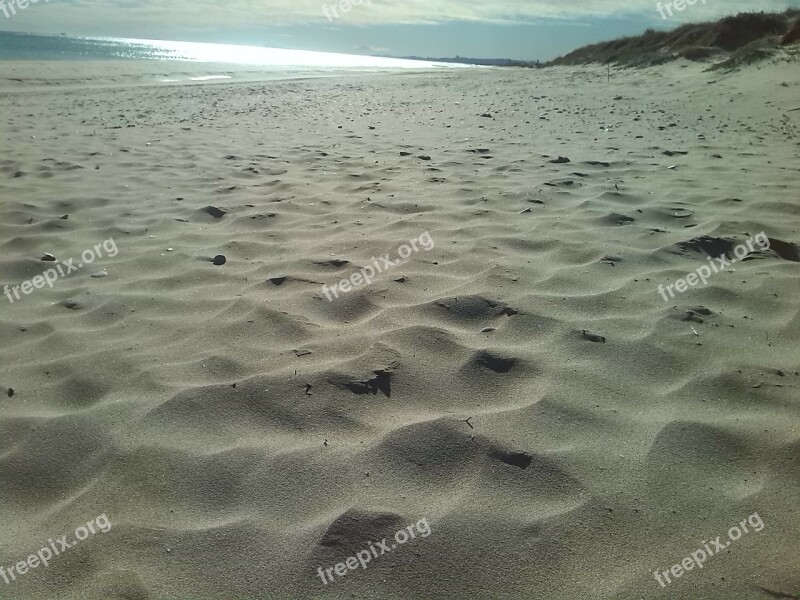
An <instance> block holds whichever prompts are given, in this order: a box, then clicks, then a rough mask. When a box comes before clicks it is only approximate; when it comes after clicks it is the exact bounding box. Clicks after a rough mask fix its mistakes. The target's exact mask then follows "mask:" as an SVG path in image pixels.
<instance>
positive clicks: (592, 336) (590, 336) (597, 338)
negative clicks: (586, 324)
mask: <svg viewBox="0 0 800 600" xmlns="http://www.w3.org/2000/svg"><path fill="white" fill-rule="evenodd" d="M581 333H582V334H583V339H585V340H589V341H590V342H598V343H601V344H605V343H606V338H604V337H603V336H602V335H597V334H596V333H592V332H590V331H586V330H585V329H583V330H582V331H581Z"/></svg>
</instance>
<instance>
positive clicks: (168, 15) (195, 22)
mask: <svg viewBox="0 0 800 600" xmlns="http://www.w3.org/2000/svg"><path fill="white" fill-rule="evenodd" d="M799 5H800V0H750V1H746V0H707V1H706V3H705V4H702V3H701V2H698V3H697V4H695V5H694V6H687V8H686V9H685V10H684V11H682V12H679V13H675V19H674V20H670V23H674V24H677V23H678V22H679V21H680V20H686V21H696V20H704V19H713V18H717V17H720V16H722V15H726V14H732V13H736V12H740V11H744V10H767V11H769V10H782V9H784V8H787V7H789V6H799ZM326 6H328V7H330V6H338V2H334V0H267V1H263V0H262V1H258V0H226V1H224V2H222V1H220V0H135V1H134V0H50V2H49V3H48V4H44V3H39V4H31V5H30V6H29V7H28V8H27V9H26V10H24V11H20V12H19V13H18V14H17V15H16V16H15V17H13V23H11V22H8V21H6V23H4V25H5V26H6V27H8V28H13V29H24V26H25V25H29V26H32V25H35V27H29V28H28V29H29V30H34V29H35V30H39V29H41V28H42V27H41V26H42V25H45V24H49V25H51V26H52V25H53V24H54V23H56V22H57V23H59V24H62V25H63V26H64V27H67V26H69V25H83V26H84V27H83V28H84V29H86V27H87V26H91V28H92V29H97V28H100V27H102V26H104V25H106V26H109V27H111V28H113V29H115V30H116V29H119V26H120V25H125V24H127V25H129V26H134V27H136V28H137V29H141V28H142V27H143V26H147V25H148V24H150V25H157V26H160V27H161V28H163V27H165V26H169V27H171V28H180V29H185V30H193V31H199V30H216V31H219V30H221V29H228V30H229V29H235V28H244V27H253V26H264V27H274V26H280V25H314V24H318V25H323V24H328V25H330V24H332V23H331V21H329V20H328V18H327V17H326V16H325V14H324V12H323V8H324V7H326ZM338 13H339V18H338V19H335V20H334V21H333V23H335V24H340V25H345V24H350V25H377V24H384V25H385V24H436V23H443V22H448V21H471V22H485V23H516V24H519V23H525V22H531V23H533V22H541V21H542V20H546V19H577V18H584V19H585V18H590V17H624V16H642V15H645V16H651V17H654V18H657V13H656V2H655V1H654V0H627V1H626V2H621V1H620V0H580V1H578V0H363V3H362V4H361V5H353V6H352V7H351V9H350V10H349V11H347V12H342V11H341V10H338ZM112 26H113V27H112Z"/></svg>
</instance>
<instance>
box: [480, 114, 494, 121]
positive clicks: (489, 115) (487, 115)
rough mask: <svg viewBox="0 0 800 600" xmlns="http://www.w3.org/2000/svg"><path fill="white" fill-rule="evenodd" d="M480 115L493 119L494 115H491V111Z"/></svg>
mask: <svg viewBox="0 0 800 600" xmlns="http://www.w3.org/2000/svg"><path fill="white" fill-rule="evenodd" d="M481 116H482V117H484V118H486V119H494V117H493V116H492V113H488V112H486V113H483V114H482V115H481Z"/></svg>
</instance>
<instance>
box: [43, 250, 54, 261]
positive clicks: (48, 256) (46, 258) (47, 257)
mask: <svg viewBox="0 0 800 600" xmlns="http://www.w3.org/2000/svg"><path fill="white" fill-rule="evenodd" d="M42 260H43V261H46V262H55V260H56V257H55V256H53V255H52V254H50V253H49V252H45V253H44V256H42Z"/></svg>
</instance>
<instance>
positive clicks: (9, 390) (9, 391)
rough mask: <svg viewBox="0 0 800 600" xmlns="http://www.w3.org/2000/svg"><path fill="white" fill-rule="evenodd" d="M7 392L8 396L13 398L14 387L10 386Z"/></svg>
mask: <svg viewBox="0 0 800 600" xmlns="http://www.w3.org/2000/svg"><path fill="white" fill-rule="evenodd" d="M6 393H7V394H8V397H9V398H11V396H13V395H14V388H8V390H6Z"/></svg>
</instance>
